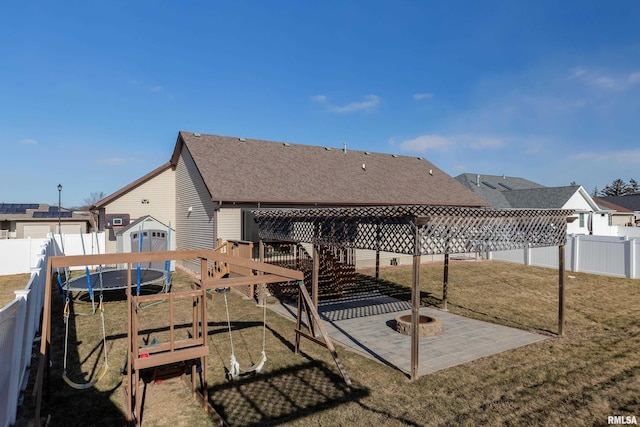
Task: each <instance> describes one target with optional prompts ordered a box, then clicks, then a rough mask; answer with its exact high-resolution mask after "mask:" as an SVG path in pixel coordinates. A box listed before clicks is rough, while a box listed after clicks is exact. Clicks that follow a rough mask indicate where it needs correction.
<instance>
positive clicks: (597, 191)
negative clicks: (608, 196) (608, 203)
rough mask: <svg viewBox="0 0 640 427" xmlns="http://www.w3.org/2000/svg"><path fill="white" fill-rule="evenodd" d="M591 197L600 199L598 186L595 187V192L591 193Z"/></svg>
mask: <svg viewBox="0 0 640 427" xmlns="http://www.w3.org/2000/svg"><path fill="white" fill-rule="evenodd" d="M591 197H600V190H598V186H597V185H596V186H595V187H593V192H591Z"/></svg>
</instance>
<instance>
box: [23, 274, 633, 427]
mask: <svg viewBox="0 0 640 427" xmlns="http://www.w3.org/2000/svg"><path fill="white" fill-rule="evenodd" d="M366 273H371V272H366ZM571 276H575V278H572V279H567V324H566V336H565V337H563V338H552V339H549V340H546V341H544V342H541V343H538V344H534V345H529V346H526V347H522V348H518V349H515V350H512V351H508V352H505V353H501V354H498V355H494V356H491V357H487V358H484V359H481V360H478V361H475V362H472V363H468V364H465V365H461V366H457V367H454V368H451V369H447V370H445V371H441V372H438V373H436V374H433V375H429V376H425V377H422V378H420V379H419V380H417V381H409V380H408V379H407V378H406V377H405V376H404V375H403V374H401V373H400V372H399V371H397V370H395V369H392V368H389V367H386V366H384V365H381V364H379V363H377V362H375V361H372V360H370V359H367V358H363V357H361V356H359V355H357V354H355V353H351V352H348V351H346V350H345V349H339V354H340V357H341V359H342V362H343V364H344V365H345V367H346V369H347V371H348V373H349V375H350V377H351V378H352V379H353V381H354V386H353V387H352V388H347V387H345V386H344V384H343V383H342V382H341V379H340V377H339V375H338V374H337V370H336V369H335V367H334V365H333V363H332V360H331V358H330V356H329V355H328V353H327V352H326V350H324V349H322V348H320V347H318V346H315V345H313V344H311V343H308V342H304V341H303V345H302V349H303V353H302V354H301V355H295V354H293V352H292V346H293V341H294V335H293V330H292V326H293V325H292V323H291V322H290V321H289V320H286V319H284V318H281V317H279V316H277V315H275V314H273V313H268V330H267V355H268V357H269V360H268V361H267V364H266V366H265V371H264V372H263V373H261V374H259V375H256V376H253V377H247V378H244V379H242V380H240V381H235V382H233V383H229V382H228V381H226V379H225V372H224V369H225V367H228V363H229V355H230V347H229V336H228V333H227V331H226V314H225V312H224V305H223V301H222V300H221V298H219V296H218V298H214V301H213V302H211V303H210V305H209V316H210V318H209V320H210V323H209V336H210V340H209V342H210V348H211V353H210V354H211V357H210V358H209V365H210V366H209V373H210V375H209V377H210V384H209V386H210V387H209V392H210V397H211V402H212V404H213V405H214V406H215V407H216V409H217V410H218V411H220V413H222V414H223V415H224V417H225V418H226V419H227V421H228V422H229V424H230V425H234V426H254V425H284V424H286V425H295V426H317V425H326V426H334V425H345V426H346V425H349V426H352V425H355V426H358V425H363V426H364V425H385V426H386V425H392V426H393V425H398V426H399V425H469V426H476V425H559V424H564V423H570V424H571V425H604V424H606V423H607V416H608V415H635V416H637V417H638V416H640V398H639V396H640V351H639V350H640V283H639V282H638V281H637V280H629V279H618V278H609V277H603V276H594V275H587V274H580V273H577V274H574V273H571ZM382 278H383V279H384V280H385V281H384V282H383V283H382V284H381V285H380V289H382V290H383V291H385V292H387V293H390V294H394V295H404V296H406V295H407V289H408V286H409V284H410V279H411V271H410V268H407V267H397V268H389V269H385V270H383V271H382ZM441 281H442V265H440V264H427V265H424V266H423V267H422V272H421V289H422V292H423V297H422V300H423V303H425V304H438V303H439V298H440V293H441ZM175 282H176V283H178V282H182V283H183V284H184V286H188V282H189V281H188V279H186V278H185V277H182V278H180V277H178V280H176V281H175ZM557 282H558V279H557V271H554V270H549V269H543V268H534V267H524V266H518V265H513V264H507V263H499V262H455V263H452V265H451V267H450V277H449V283H450V290H449V310H450V311H452V312H455V313H459V314H462V315H465V316H469V317H474V318H478V319H482V320H487V321H492V322H497V323H501V324H505V325H508V326H515V327H519V328H522V329H526V330H532V331H536V332H542V333H547V334H550V333H551V332H553V331H555V330H556V328H557ZM176 286H180V285H176ZM56 295H57V294H56ZM54 302H55V306H54V314H53V315H54V325H57V326H56V329H54V336H53V348H52V360H53V363H54V364H53V367H52V369H51V400H50V401H49V403H47V404H46V405H45V407H44V410H43V414H44V415H45V416H46V415H47V414H51V425H87V424H91V425H120V424H121V422H122V419H123V412H124V411H123V399H122V396H121V395H120V387H121V385H120V382H121V376H120V368H121V367H122V366H123V364H124V363H123V362H124V358H125V352H124V351H125V339H124V335H123V334H124V333H125V331H126V304H125V303H124V302H123V300H122V296H120V297H117V296H116V295H111V296H110V297H109V300H108V302H107V303H106V319H107V331H108V332H107V333H108V344H107V351H108V356H109V365H110V370H109V372H108V374H107V376H106V377H105V378H104V379H103V380H102V381H101V382H99V383H98V385H97V387H96V388H95V389H93V390H89V391H76V390H73V389H71V388H69V387H68V386H66V385H65V384H64V383H63V382H62V381H61V380H60V373H61V370H60V368H61V364H62V346H61V344H62V340H63V337H64V334H63V332H64V331H63V329H62V326H61V325H62V320H61V313H60V311H61V306H62V304H61V301H60V298H55V297H54ZM230 307H231V311H232V315H231V316H232V321H233V323H234V330H233V338H234V344H235V350H236V355H237V357H238V359H239V361H240V363H241V364H242V365H244V366H247V365H249V364H250V363H251V362H252V361H255V360H256V359H257V358H258V356H259V354H260V350H261V346H262V311H261V309H260V308H258V307H256V305H255V303H254V302H252V301H247V300H244V299H243V298H242V297H241V296H238V295H235V294H232V295H230ZM74 308H76V309H77V310H83V311H86V310H87V309H88V308H89V306H88V304H87V303H86V302H83V301H78V302H77V303H76V304H75V307H74ZM166 310H167V308H166V305H159V306H156V307H153V308H150V309H149V311H148V313H145V316H148V318H149V321H150V322H154V321H155V320H154V319H158V318H160V316H164V314H163V313H164V312H166ZM98 321H99V319H98V318H97V317H95V316H75V318H74V323H73V324H74V325H75V328H74V329H73V331H74V333H75V336H74V337H73V340H72V347H71V348H72V351H71V352H70V355H71V357H70V359H69V360H70V361H71V364H70V367H71V368H72V371H70V374H69V375H70V376H72V375H73V378H74V379H77V380H84V379H88V378H92V377H93V376H94V375H95V372H96V371H97V370H98V369H99V368H100V367H101V360H102V359H101V357H102V353H101V350H102V346H101V337H100V334H99V323H98ZM156 326H157V325H156ZM153 329H154V325H151V326H150V327H149V330H150V332H149V335H148V337H146V338H148V339H153V336H154V333H156V332H153ZM407 357H408V355H407ZM81 372H85V373H87V375H85V376H83V374H82V373H81ZM32 411H33V401H32V400H31V399H27V402H26V403H25V406H24V407H23V410H22V412H23V414H24V416H25V417H26V418H28V417H29V416H30V415H32V414H33V412H32ZM144 421H145V425H158V426H161V425H172V426H193V425H214V423H213V422H212V421H211V419H209V418H208V417H207V416H206V415H205V414H204V413H203V412H202V411H201V410H200V408H199V407H198V406H197V405H196V404H195V403H194V402H193V401H192V399H191V396H190V395H189V394H188V393H186V392H185V389H184V387H183V385H182V383H181V382H179V381H177V380H170V381H165V382H163V383H162V384H153V383H151V384H149V385H148V386H147V388H146V393H145V409H144Z"/></svg>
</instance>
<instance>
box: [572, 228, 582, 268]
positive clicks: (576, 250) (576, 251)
mask: <svg viewBox="0 0 640 427" xmlns="http://www.w3.org/2000/svg"><path fill="white" fill-rule="evenodd" d="M572 237H573V253H572V254H571V258H572V259H571V261H572V262H571V264H572V265H571V271H573V272H576V273H577V272H579V271H580V262H579V261H580V236H579V235H577V234H574V235H573V236H572Z"/></svg>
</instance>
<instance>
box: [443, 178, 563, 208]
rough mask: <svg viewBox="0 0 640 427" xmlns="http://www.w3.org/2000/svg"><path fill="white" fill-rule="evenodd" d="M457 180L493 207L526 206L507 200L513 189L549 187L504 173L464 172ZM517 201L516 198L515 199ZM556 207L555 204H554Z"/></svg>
mask: <svg viewBox="0 0 640 427" xmlns="http://www.w3.org/2000/svg"><path fill="white" fill-rule="evenodd" d="M455 179H456V181H458V182H460V183H461V184H463V185H464V186H465V187H467V188H469V189H470V190H471V191H473V192H474V193H476V194H477V195H478V196H480V197H482V198H483V199H484V200H486V201H487V202H488V203H489V204H490V205H491V207H493V208H515V207H525V206H513V205H512V202H510V201H509V200H507V198H506V196H505V194H506V193H507V192H509V191H513V190H531V189H536V188H547V187H545V186H544V185H540V184H538V183H535V182H533V181H529V180H527V179H524V178H517V177H512V176H504V175H481V174H475V173H463V174H460V175H458V176H456V177H455ZM514 202H515V200H514ZM554 207H555V206H554Z"/></svg>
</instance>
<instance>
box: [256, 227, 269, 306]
mask: <svg viewBox="0 0 640 427" xmlns="http://www.w3.org/2000/svg"><path fill="white" fill-rule="evenodd" d="M258 257H260V262H264V240H262V239H260V242H259V243H258ZM258 274H262V272H259V273H258ZM258 292H259V295H258V305H259V306H260V307H264V306H265V305H266V304H267V295H266V292H265V284H264V283H262V284H261V285H260V289H259V291H258Z"/></svg>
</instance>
